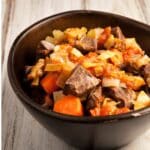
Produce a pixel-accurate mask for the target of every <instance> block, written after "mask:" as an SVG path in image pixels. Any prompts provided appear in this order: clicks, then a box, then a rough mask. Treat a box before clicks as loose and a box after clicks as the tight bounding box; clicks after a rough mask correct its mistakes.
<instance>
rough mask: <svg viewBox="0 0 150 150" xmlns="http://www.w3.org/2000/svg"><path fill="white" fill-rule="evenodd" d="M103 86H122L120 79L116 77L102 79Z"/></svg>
mask: <svg viewBox="0 0 150 150" xmlns="http://www.w3.org/2000/svg"><path fill="white" fill-rule="evenodd" d="M102 86H103V87H119V86H120V80H119V79H114V78H106V77H104V78H103V79H102Z"/></svg>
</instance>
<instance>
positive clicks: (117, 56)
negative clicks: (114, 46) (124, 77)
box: [110, 50, 123, 66]
mask: <svg viewBox="0 0 150 150" xmlns="http://www.w3.org/2000/svg"><path fill="white" fill-rule="evenodd" d="M110 60H111V62H112V63H113V64H114V65H116V66H120V65H121V64H123V56H122V53H121V52H119V51H117V50H116V51H114V56H113V57H111V58H110Z"/></svg>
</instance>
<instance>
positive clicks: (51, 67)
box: [44, 64, 62, 71]
mask: <svg viewBox="0 0 150 150" xmlns="http://www.w3.org/2000/svg"><path fill="white" fill-rule="evenodd" d="M61 70H62V65H61V64H47V65H46V66H45V69H44V71H61Z"/></svg>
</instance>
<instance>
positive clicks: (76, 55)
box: [71, 48, 83, 58]
mask: <svg viewBox="0 0 150 150" xmlns="http://www.w3.org/2000/svg"><path fill="white" fill-rule="evenodd" d="M71 54H72V55H73V56H74V57H77V58H79V57H81V56H83V54H82V53H81V52H80V51H79V50H78V49H76V48H73V49H72V50H71Z"/></svg>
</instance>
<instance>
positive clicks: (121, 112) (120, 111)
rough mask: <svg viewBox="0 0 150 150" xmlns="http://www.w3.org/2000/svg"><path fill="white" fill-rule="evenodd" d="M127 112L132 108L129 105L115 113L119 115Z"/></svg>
mask: <svg viewBox="0 0 150 150" xmlns="http://www.w3.org/2000/svg"><path fill="white" fill-rule="evenodd" d="M127 112H130V109H129V108H127V107H123V108H118V109H117V110H116V111H115V114H116V115H118V114H123V113H127Z"/></svg>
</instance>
